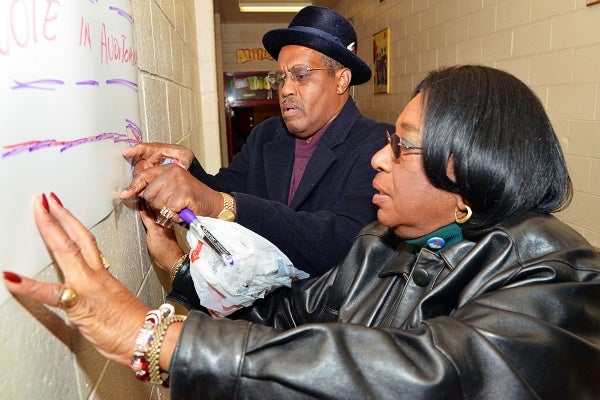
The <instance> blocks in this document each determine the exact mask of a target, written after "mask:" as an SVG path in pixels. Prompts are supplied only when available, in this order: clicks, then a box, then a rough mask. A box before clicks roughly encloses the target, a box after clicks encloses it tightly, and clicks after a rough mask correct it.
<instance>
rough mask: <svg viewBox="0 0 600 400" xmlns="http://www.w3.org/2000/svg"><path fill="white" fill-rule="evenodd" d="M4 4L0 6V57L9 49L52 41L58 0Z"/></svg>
mask: <svg viewBox="0 0 600 400" xmlns="http://www.w3.org/2000/svg"><path fill="white" fill-rule="evenodd" d="M4 3H5V4H4V6H0V56H2V55H4V56H7V55H9V54H10V51H11V48H12V46H16V47H21V48H25V47H27V46H30V45H32V44H34V43H37V42H40V41H49V42H51V41H53V40H56V26H57V22H58V12H59V9H60V3H59V2H58V0H10V1H5V2H4ZM1 7H6V10H4V11H3V10H2V9H1Z"/></svg>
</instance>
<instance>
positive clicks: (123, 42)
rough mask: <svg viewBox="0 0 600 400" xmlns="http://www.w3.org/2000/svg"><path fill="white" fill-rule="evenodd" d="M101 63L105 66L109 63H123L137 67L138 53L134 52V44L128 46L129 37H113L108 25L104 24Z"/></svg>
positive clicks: (101, 35) (101, 34) (101, 40)
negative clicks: (107, 27)
mask: <svg viewBox="0 0 600 400" xmlns="http://www.w3.org/2000/svg"><path fill="white" fill-rule="evenodd" d="M129 42H131V40H129ZM100 62H101V63H105V64H108V63H109V62H121V63H123V64H131V65H134V66H135V65H137V51H135V50H134V48H133V43H131V44H128V38H127V35H125V34H121V35H119V36H113V35H111V34H110V33H109V32H107V30H106V25H105V24H102V28H101V33H100Z"/></svg>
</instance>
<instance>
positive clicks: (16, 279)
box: [2, 271, 23, 283]
mask: <svg viewBox="0 0 600 400" xmlns="http://www.w3.org/2000/svg"><path fill="white" fill-rule="evenodd" d="M2 275H4V279H6V280H7V281H10V282H13V283H21V282H22V281H23V280H22V279H21V277H20V276H19V275H17V274H15V273H14V272H10V271H2Z"/></svg>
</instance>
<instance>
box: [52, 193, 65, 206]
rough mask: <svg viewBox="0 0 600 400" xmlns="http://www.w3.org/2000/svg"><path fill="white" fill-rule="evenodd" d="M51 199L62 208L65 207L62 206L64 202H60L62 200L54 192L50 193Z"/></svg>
mask: <svg viewBox="0 0 600 400" xmlns="http://www.w3.org/2000/svg"><path fill="white" fill-rule="evenodd" d="M50 198H51V199H52V201H54V202H55V203H56V204H58V205H59V206H61V207H62V206H63V205H62V201H60V199H59V198H58V196H57V195H55V194H54V193H53V192H50Z"/></svg>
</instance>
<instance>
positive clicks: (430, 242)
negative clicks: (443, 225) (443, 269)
mask: <svg viewBox="0 0 600 400" xmlns="http://www.w3.org/2000/svg"><path fill="white" fill-rule="evenodd" d="M445 245H446V241H445V240H444V239H442V238H441V237H438V236H434V237H432V238H429V239H427V248H429V249H431V250H439V249H441V248H442V247H444V246H445Z"/></svg>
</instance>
